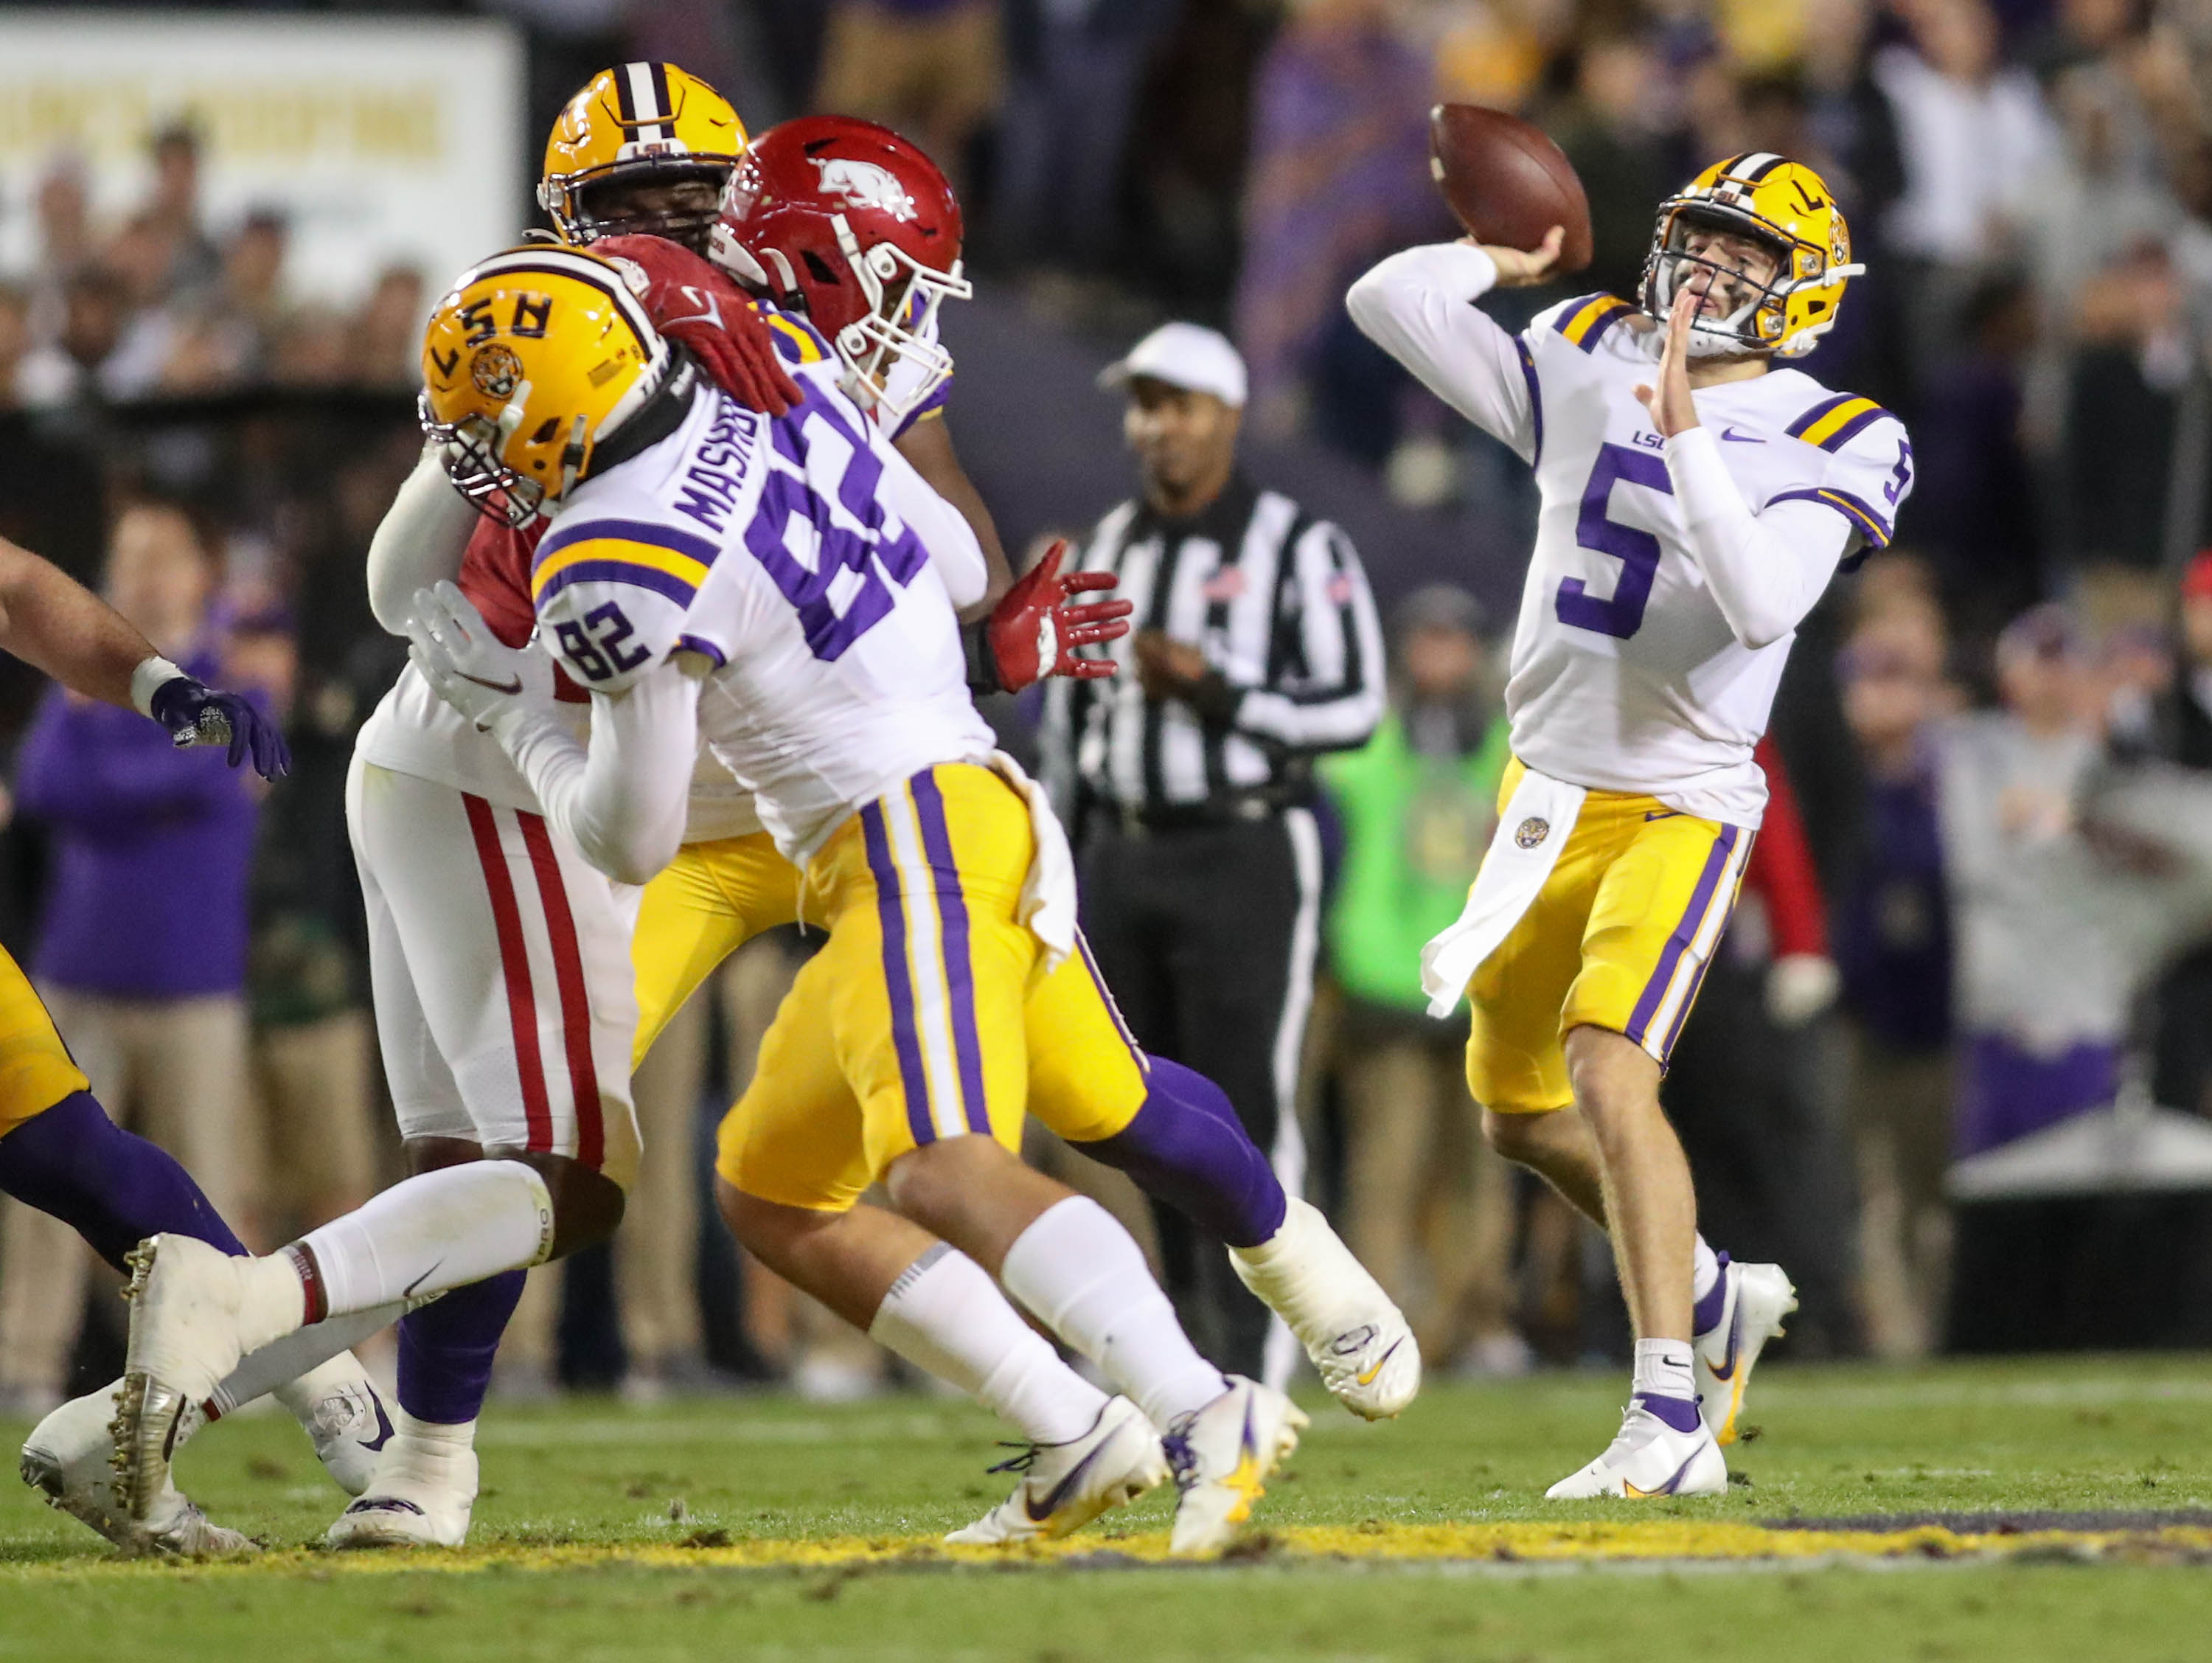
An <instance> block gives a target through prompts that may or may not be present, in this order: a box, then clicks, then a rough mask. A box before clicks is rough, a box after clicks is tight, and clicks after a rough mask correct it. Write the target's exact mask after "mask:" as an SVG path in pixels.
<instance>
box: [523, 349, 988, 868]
mask: <svg viewBox="0 0 2212 1663" xmlns="http://www.w3.org/2000/svg"><path fill="white" fill-rule="evenodd" d="M825 356H826V355H825ZM833 371H834V361H832V362H828V363H817V362H809V363H805V364H800V365H798V366H795V367H794V368H793V375H795V377H796V378H797V379H798V380H799V383H800V385H801V386H802V387H803V388H804V389H805V393H806V399H805V403H804V404H802V405H799V407H798V408H797V409H795V410H793V411H792V412H791V413H790V414H789V415H787V416H785V417H776V418H774V419H770V418H769V417H763V416H760V415H757V414H756V413H755V412H753V411H748V410H746V409H744V407H743V406H741V405H738V403H737V402H736V401H735V400H734V399H730V398H728V397H726V396H725V395H724V394H722V393H720V392H718V391H716V390H715V389H714V388H712V387H702V388H701V390H700V391H699V392H698V393H696V394H695V395H694V398H693V402H692V405H691V409H690V412H689V413H688V414H687V415H686V416H685V417H684V422H683V423H682V424H681V425H680V426H679V427H678V429H677V430H676V431H675V432H674V433H673V434H671V436H669V437H667V438H666V439H664V440H662V441H661V442H659V443H658V444H656V445H654V446H653V447H652V448H649V449H647V450H646V451H644V452H643V453H641V454H639V455H638V456H636V457H635V458H632V459H630V460H627V461H625V462H623V464H622V465H621V466H619V467H617V468H615V469H613V470H611V471H610V472H608V473H607V474H605V476H603V477H601V478H595V479H588V480H586V482H585V483H584V484H581V485H580V486H579V487H577V489H576V490H574V491H573V492H571V493H570V494H569V495H568V497H567V498H566V499H565V500H564V501H563V503H562V506H561V509H560V511H559V513H558V514H557V515H556V516H555V518H554V521H553V523H552V526H551V527H550V529H549V530H548V532H547V533H546V535H545V538H544V540H543V541H542V542H541V543H540V544H539V545H538V557H537V562H536V564H535V566H534V568H533V570H532V577H531V585H532V593H533V594H534V596H535V597H536V602H537V606H538V618H539V622H540V624H541V628H542V630H543V632H544V635H545V637H547V640H548V645H549V647H550V649H551V650H553V651H554V652H555V653H556V655H558V656H559V657H560V658H561V660H562V663H563V664H564V665H565V666H566V667H568V672H569V673H570V674H572V675H573V676H574V677H575V678H576V679H577V680H578V681H580V682H581V683H582V684H583V685H585V686H586V687H589V688H591V689H592V690H593V691H600V692H614V691H620V690H622V689H623V688H624V687H626V686H627V685H629V683H630V682H632V681H633V680H635V679H636V678H637V677H638V676H639V675H640V674H641V673H643V671H644V670H645V668H646V667H647V666H649V665H652V664H655V663H658V662H659V661H661V660H663V659H664V658H666V657H667V656H669V655H671V654H674V653H679V652H691V653H696V654H698V655H702V656H703V657H704V658H706V659H707V660H708V661H710V662H711V663H712V664H713V665H714V670H713V672H712V673H711V674H709V676H708V678H707V681H706V684H705V686H704V688H703V689H702V693H701V696H700V700H699V723H700V734H701V738H702V740H703V741H704V743H705V745H706V746H707V747H708V750H709V751H710V752H712V753H713V755H714V759H715V760H716V761H717V762H719V763H720V764H721V765H722V766H723V767H724V768H726V769H727V770H728V771H729V772H730V773H731V774H732V776H733V777H735V779H736V781H737V782H738V784H739V785H740V786H742V787H744V788H745V789H748V790H750V791H751V792H753V793H754V794H755V797H756V801H757V808H758V810H759V813H760V818H761V821H762V824H763V825H764V826H765V827H766V828H767V829H768V831H769V832H770V833H772V834H773V835H774V837H775V840H776V845H777V847H778V848H779V849H781V850H782V851H783V853H784V854H785V856H787V858H789V859H791V860H793V862H797V863H799V864H801V865H804V864H805V862H806V860H807V859H808V858H810V857H811V856H812V854H813V852H814V851H815V850H817V849H818V848H819V847H820V846H821V844H822V843H823V841H824V840H825V839H826V838H828V836H829V833H830V832H831V831H834V830H836V827H837V826H838V825H840V824H842V822H843V820H844V819H846V817H847V816H848V814H849V813H851V812H852V811H853V810H854V808H856V807H859V806H860V804H862V803H865V802H867V801H871V800H872V799H873V798H874V797H877V796H878V795H881V794H882V793H883V792H884V791H886V790H888V789H890V788H891V787H892V786H894V785H896V784H897V783H899V782H901V781H902V780H904V779H906V778H908V777H910V776H912V775H914V774H915V773H918V772H920V771H921V770H923V769H925V768H928V767H931V766H933V765H934V764H939V763H945V762H971V761H981V760H983V759H984V758H987V757H988V756H989V755H990V753H991V752H992V750H993V749H994V744H995V741H994V738H993V735H992V733H991V729H990V728H989V726H988V725H987V723H985V722H984V721H983V719H982V718H981V716H978V715H977V714H976V712H975V704H974V703H973V701H972V700H971V699H970V698H969V693H968V686H967V671H966V661H965V659H964V657H963V654H962V651H961V647H960V638H959V624H958V619H957V616H956V614H955V611H954V608H955V606H958V605H963V604H966V603H968V602H970V601H973V600H975V599H977V598H978V597H979V596H980V595H981V594H982V592H983V589H984V587H985V583H986V581H987V578H986V573H985V569H984V564H983V557H982V551H981V548H980V547H979V546H978V545H977V544H976V541H975V533H974V532H973V531H972V530H970V529H969V526H968V524H967V521H964V520H963V519H962V518H961V517H960V515H959V514H958V512H957V510H956V509H953V508H952V507H951V504H949V503H946V502H945V500H944V499H943V498H942V497H940V496H938V495H937V494H936V492H934V491H933V490H931V489H930V488H929V486H928V485H927V484H925V483H924V482H923V480H922V478H921V475H919V474H918V473H916V472H915V471H914V470H913V468H912V466H910V465H909V464H908V462H907V461H906V460H905V459H904V458H903V457H902V456H901V455H899V454H898V453H897V451H896V450H895V449H894V448H892V446H891V443H890V440H889V439H888V438H886V437H885V436H884V435H883V433H882V431H881V429H879V428H878V425H877V424H876V423H874V422H873V421H872V420H871V419H870V418H869V417H867V416H866V414H865V413H863V412H862V411H860V408H859V407H858V406H857V405H854V403H853V401H852V400H851V399H848V397H846V395H845V394H844V393H842V392H841V391H839V390H838V389H837V387H836V383H835V377H834V374H833Z"/></svg>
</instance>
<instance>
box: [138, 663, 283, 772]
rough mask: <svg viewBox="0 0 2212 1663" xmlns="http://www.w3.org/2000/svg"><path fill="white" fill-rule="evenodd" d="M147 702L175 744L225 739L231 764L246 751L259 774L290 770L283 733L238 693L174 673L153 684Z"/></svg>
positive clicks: (185, 744) (204, 743)
mask: <svg viewBox="0 0 2212 1663" xmlns="http://www.w3.org/2000/svg"><path fill="white" fill-rule="evenodd" d="M147 704H148V706H149V708H150V709H151V710H152V711H153V715H154V720H155V721H156V722H160V723H161V726H163V727H164V728H167V729H168V730H169V737H170V738H171V739H173V740H175V741H176V742H177V746H178V748H179V750H181V749H182V748H184V747H185V746H188V745H227V746H229V747H230V765H231V766H232V767H234V768H235V767H237V766H238V764H240V763H241V762H243V761H245V760H246V757H247V755H248V754H249V753H250V754H251V755H252V758H253V771H254V772H255V773H257V774H258V775H260V776H261V777H262V778H264V779H275V778H276V777H277V776H278V775H279V774H289V773H290V772H291V771H292V752H291V750H290V749H289V747H288V746H286V745H285V743H284V735H283V734H282V733H280V732H279V731H278V730H277V727H276V723H275V722H271V721H270V719H269V718H268V717H267V716H264V715H262V714H261V712H260V711H258V710H255V709H254V708H253V706H252V705H251V704H248V703H247V702H246V699H245V697H243V696H242V695H240V694H238V693H224V692H218V691H216V690H215V689H214V688H212V687H209V686H204V685H202V684H201V683H199V682H197V681H195V680H193V679H192V678H191V677H190V676H188V675H179V676H171V677H170V678H169V679H167V681H165V682H163V683H162V684H161V685H160V686H158V687H156V688H155V690H154V696H153V697H151V698H150V699H149V700H148V701H147Z"/></svg>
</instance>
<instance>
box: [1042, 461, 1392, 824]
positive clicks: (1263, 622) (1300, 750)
mask: <svg viewBox="0 0 2212 1663" xmlns="http://www.w3.org/2000/svg"><path fill="white" fill-rule="evenodd" d="M1081 565H1082V568H1083V570H1086V571H1110V572H1112V573H1114V574H1115V576H1116V577H1117V578H1118V579H1119V580H1120V590H1119V592H1120V594H1121V596H1122V597H1123V598H1124V599H1126V600H1129V601H1130V602H1132V603H1133V605H1134V606H1135V608H1136V611H1135V612H1134V614H1133V618H1132V620H1131V621H1132V623H1133V625H1134V629H1133V630H1132V632H1131V634H1130V635H1129V636H1126V637H1123V638H1122V639H1121V640H1120V641H1117V642H1115V643H1114V644H1113V646H1112V648H1111V649H1110V651H1111V652H1112V655H1113V656H1114V658H1115V660H1116V661H1117V662H1118V663H1119V664H1120V665H1121V670H1120V673H1118V674H1116V675H1115V676H1114V677H1113V678H1111V679H1108V680H1103V681H1073V680H1066V679H1055V680H1054V681H1053V682H1052V683H1051V684H1050V693H1049V696H1048V701H1047V704H1046V713H1045V728H1044V734H1043V736H1042V737H1043V748H1044V764H1045V776H1046V779H1047V782H1048V784H1049V785H1050V786H1051V788H1052V792H1053V796H1054V801H1056V802H1058V803H1060V805H1061V806H1062V807H1063V809H1064V810H1070V811H1072V810H1073V808H1074V807H1076V805H1077V803H1078V801H1079V798H1082V799H1088V800H1090V801H1098V802H1102V803H1103V804H1105V805H1107V806H1109V807H1113V808H1115V809H1120V810H1132V809H1133V810H1137V811H1139V812H1144V811H1150V810H1157V809H1160V808H1164V807H1184V806H1195V805H1198V804H1200V803H1204V802H1206V801H1208V800H1209V799H1214V798H1222V797H1228V796H1231V795H1236V794H1238V793H1257V792H1261V791H1265V790H1268V789H1278V790H1280V791H1282V792H1283V793H1284V794H1285V798H1286V799H1287V798H1291V797H1295V796H1296V795H1300V794H1302V793H1303V791H1304V788H1305V785H1306V783H1307V779H1308V776H1309V763H1308V758H1310V757H1311V756H1312V755H1314V754H1315V753H1316V752H1322V751H1335V750H1343V749H1346V748H1348V747H1351V746H1357V745H1361V744H1364V743H1365V742H1366V740H1367V737H1368V735H1369V734H1371V733H1372V732H1373V731H1374V729H1375V724H1376V722H1377V721H1378V720H1380V718H1381V716H1382V714H1383V630H1382V626H1381V624H1379V623H1378V622H1377V621H1376V615H1375V600H1374V596H1373V595H1372V594H1370V592H1369V590H1368V587H1367V575H1366V573H1365V572H1364V571H1363V570H1361V569H1360V564H1359V557H1358V555H1357V554H1356V553H1354V552H1353V551H1352V543H1351V540H1350V539H1348V538H1346V536H1345V534H1344V533H1343V532H1341V531H1340V530H1339V529H1338V528H1337V527H1334V526H1333V525H1331V524H1329V523H1328V521H1325V520H1316V519H1315V518H1314V517H1313V516H1312V515H1310V514H1308V513H1306V512H1305V511H1304V509H1301V508H1299V507H1298V505H1297V503H1293V502H1292V501H1291V499H1290V498H1289V497H1287V496H1283V495H1281V494H1280V493H1279V492H1276V491H1272V490H1255V489H1254V488H1253V487H1252V486H1251V485H1249V484H1246V483H1245V482H1244V481H1243V479H1241V478H1239V479H1237V480H1233V481H1232V482H1231V484H1230V485H1229V487H1228V489H1227V490H1225V491H1224V492H1223V493H1222V494H1221V496H1219V497H1218V498H1216V499H1215V501H1214V502H1213V503H1212V504H1211V505H1210V506H1209V507H1207V508H1206V509H1204V510H1203V511H1202V512H1200V514H1198V515H1194V516H1193V517H1192V518H1190V519H1188V520H1182V521H1167V520H1164V519H1162V518H1161V517H1160V516H1158V515H1156V514H1154V513H1153V512H1152V510H1151V509H1148V508H1146V507H1145V506H1144V505H1143V504H1142V503H1137V502H1129V503H1122V504H1121V506H1120V507H1119V508H1117V509H1114V510H1113V511H1112V512H1111V513H1109V514H1108V515H1106V517H1105V518H1104V519H1103V520H1101V521H1099V522H1098V525H1097V528H1096V529H1095V530H1093V531H1092V533H1091V539H1090V541H1089V544H1088V545H1086V546H1085V549H1084V551H1083V557H1082V560H1081ZM1139 630H1164V631H1165V632H1166V633H1167V634H1168V635H1169V636H1170V637H1172V638H1174V639H1175V640H1177V641H1182V642H1188V643H1193V644H1194V645H1196V646H1199V647H1200V648H1202V649H1204V650H1205V653H1206V661H1207V663H1208V664H1209V665H1211V666H1212V667H1213V668H1214V669H1215V670H1218V671H1219V672H1220V673H1221V676H1222V679H1224V681H1225V682H1226V684H1227V697H1226V699H1225V701H1224V702H1223V704H1222V708H1220V709H1218V710H1215V711H1212V712H1211V713H1210V714H1209V716H1207V717H1206V718H1201V717H1200V715H1199V714H1198V713H1197V712H1196V711H1194V710H1193V709H1192V708H1191V706H1190V705H1189V704H1187V703H1185V702H1184V701H1182V700H1180V699H1166V700H1154V699H1150V698H1147V697H1146V696H1145V692H1144V689H1143V688H1142V687H1141V686H1139V685H1138V681H1137V675H1136V671H1135V668H1134V667H1133V664H1132V661H1131V650H1132V642H1133V639H1134V637H1135V633H1136V632H1137V631H1139Z"/></svg>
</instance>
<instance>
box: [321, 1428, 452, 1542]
mask: <svg viewBox="0 0 2212 1663" xmlns="http://www.w3.org/2000/svg"><path fill="white" fill-rule="evenodd" d="M476 1502H477V1453H476V1451H475V1450H473V1449H471V1448H470V1447H468V1446H466V1445H465V1444H453V1443H443V1442H437V1441H432V1440H429V1439H426V1438H418V1437H416V1436H413V1435H410V1433H409V1432H408V1430H407V1429H406V1427H405V1425H404V1423H403V1425H402V1427H401V1429H400V1430H399V1431H398V1432H395V1433H394V1434H393V1435H392V1441H391V1442H389V1443H387V1444H386V1446H385V1447H384V1456H383V1459H381V1460H380V1461H379V1462H378V1463H377V1466H376V1477H374V1478H373V1479H371V1480H370V1481H369V1486H368V1489H366V1490H364V1491H363V1492H362V1495H361V1497H360V1499H359V1500H357V1501H356V1502H354V1503H353V1505H352V1506H350V1507H349V1508H347V1509H346V1510H345V1511H344V1512H343V1513H342V1514H339V1515H338V1516H337V1520H335V1521H334V1522H333V1523H332V1524H331V1527H330V1529H329V1530H328V1531H327V1532H325V1534H324V1539H325V1541H327V1542H328V1543H329V1544H331V1546H332V1547H334V1548H457V1547H459V1546H460V1545H461V1544H462V1543H464V1542H465V1541H467V1540H468V1537H469V1514H470V1513H471V1511H472V1510H473V1509H474V1508H475V1507H476Z"/></svg>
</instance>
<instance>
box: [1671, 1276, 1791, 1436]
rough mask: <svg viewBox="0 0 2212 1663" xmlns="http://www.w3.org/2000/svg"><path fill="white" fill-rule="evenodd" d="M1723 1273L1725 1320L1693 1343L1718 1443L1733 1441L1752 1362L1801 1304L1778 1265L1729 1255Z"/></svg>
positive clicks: (1704, 1406)
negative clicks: (1740, 1260)
mask: <svg viewBox="0 0 2212 1663" xmlns="http://www.w3.org/2000/svg"><path fill="white" fill-rule="evenodd" d="M1721 1277H1722V1281H1723V1284H1724V1286H1725V1288H1726V1296H1725V1299H1724V1301H1723V1304H1722V1306H1721V1319H1720V1320H1719V1321H1718V1322H1717V1323H1715V1324H1714V1325H1712V1327H1711V1329H1709V1330H1707V1331H1705V1333H1703V1334H1701V1335H1699V1337H1697V1338H1696V1339H1694V1340H1692V1342H1691V1343H1690V1355H1691V1358H1692V1362H1693V1363H1694V1365H1695V1367H1696V1369H1697V1381H1698V1412H1699V1414H1700V1415H1702V1416H1704V1417H1705V1429H1706V1430H1707V1431H1709V1432H1711V1434H1712V1435H1713V1441H1714V1442H1715V1443H1718V1444H1732V1443H1734V1442H1735V1439H1736V1417H1737V1416H1739V1415H1740V1414H1741V1413H1742V1410H1743V1393H1744V1388H1745V1387H1746V1386H1748V1385H1750V1384H1751V1370H1752V1365H1753V1364H1754V1363H1756V1362H1757V1361H1759V1353H1760V1352H1761V1351H1763V1350H1765V1349H1766V1343H1767V1341H1769V1340H1771V1339H1773V1338H1774V1337H1777V1336H1778V1335H1779V1334H1780V1333H1781V1332H1782V1331H1783V1329H1782V1319H1784V1317H1786V1316H1788V1315H1789V1314H1790V1313H1791V1312H1792V1311H1795V1310H1796V1308H1797V1290H1796V1288H1793V1287H1791V1286H1790V1278H1789V1277H1788V1276H1786V1275H1784V1273H1783V1270H1782V1267H1781V1266H1780V1265H1778V1264H1736V1263H1735V1261H1733V1260H1731V1261H1729V1263H1728V1264H1723V1266H1722V1267H1721Z"/></svg>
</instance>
